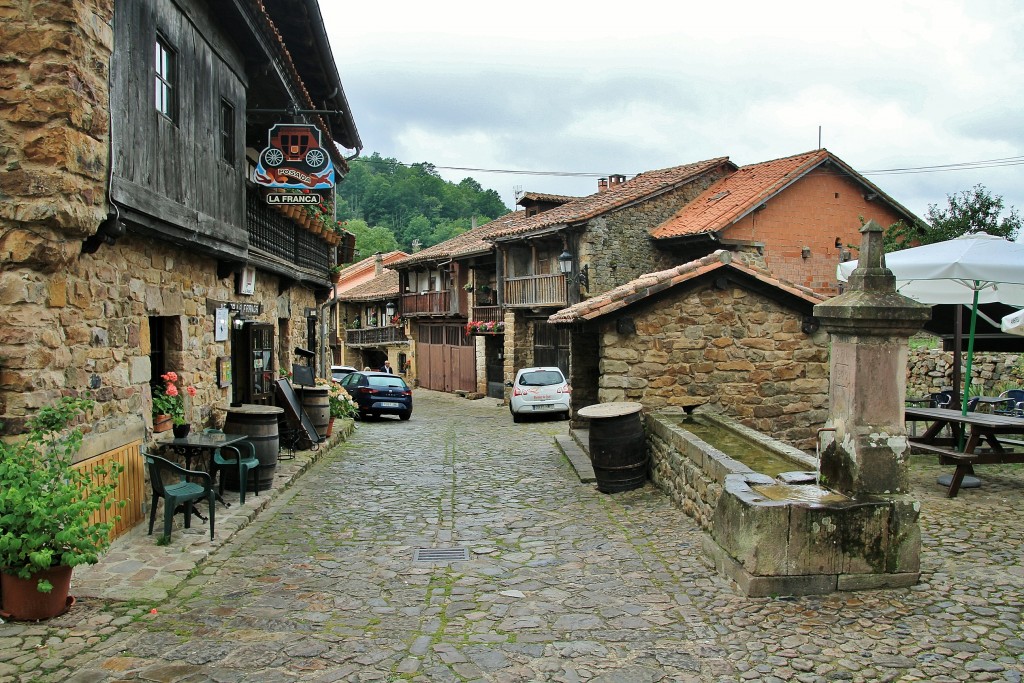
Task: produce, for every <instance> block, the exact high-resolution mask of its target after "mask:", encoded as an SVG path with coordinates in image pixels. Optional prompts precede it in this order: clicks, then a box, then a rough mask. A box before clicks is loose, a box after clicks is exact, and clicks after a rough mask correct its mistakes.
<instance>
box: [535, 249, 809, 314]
mask: <svg viewBox="0 0 1024 683" xmlns="http://www.w3.org/2000/svg"><path fill="white" fill-rule="evenodd" d="M720 268H732V269H734V270H737V271H739V272H741V273H744V274H746V275H748V276H750V277H753V278H755V279H757V280H759V281H761V282H763V283H765V284H767V285H769V286H771V287H775V288H777V289H780V290H782V291H784V292H787V293H789V294H791V295H793V296H795V297H797V298H799V299H804V300H805V301H807V302H808V303H811V304H817V303H821V302H822V301H824V300H825V297H823V296H821V295H820V294H816V293H815V292H813V291H812V290H810V289H808V288H806V287H801V286H799V285H795V284H792V283H790V282H786V281H785V280H780V279H778V278H775V277H772V275H771V274H769V273H768V272H767V271H765V270H762V269H760V268H756V267H754V266H753V265H751V264H749V263H747V262H746V261H745V260H744V258H743V255H742V254H738V253H733V252H730V251H724V250H719V251H716V252H714V253H713V254H708V255H707V256H705V257H703V258H700V259H697V260H695V261H690V262H689V263H684V264H682V265H681V266H676V267H675V268H669V269H668V270H662V271H660V272H657V273H648V274H646V275H641V276H640V277H638V278H637V279H635V280H633V281H631V282H627V283H626V284H624V285H620V286H618V287H616V288H615V289H613V290H611V291H608V292H605V293H604V294H601V295H599V296H595V297H592V298H590V299H587V300H586V301H581V302H580V303H578V304H575V305H573V306H570V307H568V308H563V309H562V310H560V311H558V312H557V313H555V314H553V315H551V316H550V317H549V318H548V322H551V323H571V322H577V321H580V320H593V319H595V318H600V317H601V316H604V315H608V314H609V313H613V312H614V311H617V310H619V309H622V308H625V307H627V306H631V305H633V304H635V303H637V302H638V301H641V300H643V299H646V298H647V297H649V296H653V295H655V294H657V293H659V292H663V291H665V290H666V289H669V288H671V287H674V286H676V285H678V284H680V283H683V282H686V281H688V280H693V279H694V278H697V277H700V276H702V275H705V274H707V273H710V272H712V271H715V270H718V269H720Z"/></svg>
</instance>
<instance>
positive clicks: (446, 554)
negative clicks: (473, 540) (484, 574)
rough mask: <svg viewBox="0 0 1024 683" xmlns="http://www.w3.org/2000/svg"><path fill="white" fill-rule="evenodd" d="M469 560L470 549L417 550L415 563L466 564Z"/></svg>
mask: <svg viewBox="0 0 1024 683" xmlns="http://www.w3.org/2000/svg"><path fill="white" fill-rule="evenodd" d="M468 559H469V549H468V548H416V550H414V551H413V554H412V561H413V562H465V561H466V560H468Z"/></svg>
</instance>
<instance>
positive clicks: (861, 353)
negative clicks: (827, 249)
mask: <svg viewBox="0 0 1024 683" xmlns="http://www.w3.org/2000/svg"><path fill="white" fill-rule="evenodd" d="M861 233H862V235H863V237H862V241H861V251H860V254H861V258H860V260H859V263H858V267H857V269H856V270H854V271H853V273H852V274H851V275H850V281H849V289H848V291H846V292H845V293H843V294H841V295H839V296H837V297H833V298H832V299H829V300H828V301H825V302H823V303H821V304H818V305H817V306H815V307H814V315H815V316H816V317H817V318H818V319H819V320H820V321H821V324H822V327H824V329H825V330H826V331H827V332H829V334H831V335H832V352H831V357H830V386H829V418H828V423H827V425H826V426H827V427H831V428H833V429H834V430H835V431H834V432H823V436H824V437H825V438H823V440H822V441H823V447H824V448H823V450H822V453H821V464H820V472H821V477H822V482H823V484H824V485H826V486H827V487H828V488H831V489H832V490H834V491H837V492H840V493H843V494H846V495H848V496H850V497H852V498H857V497H859V496H865V495H880V494H902V493H906V492H907V491H908V490H909V473H908V470H907V462H906V456H907V455H909V453H910V450H909V446H908V444H907V431H906V426H905V422H904V415H903V408H904V399H905V398H906V392H907V379H906V373H907V346H908V345H907V340H908V338H909V337H910V336H911V335H912V334H914V333H915V332H916V331H917V330H919V329H920V328H921V326H922V325H923V324H924V323H925V322H926V321H927V320H928V319H929V318H930V317H931V310H930V308H929V307H928V306H925V305H923V304H919V303H917V302H916V301H914V300H912V299H909V298H907V297H905V296H903V295H901V294H898V293H896V278H895V276H894V275H893V274H892V271H890V270H889V269H888V268H886V267H885V265H884V259H883V257H884V253H883V249H882V238H883V230H882V227H881V226H880V225H878V223H875V222H874V221H869V222H868V223H867V224H866V225H865V226H864V227H863V228H861Z"/></svg>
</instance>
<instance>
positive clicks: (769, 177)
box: [651, 149, 830, 239]
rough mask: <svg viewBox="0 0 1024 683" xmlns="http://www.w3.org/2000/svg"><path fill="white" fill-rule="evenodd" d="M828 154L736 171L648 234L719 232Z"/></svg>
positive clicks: (810, 154) (809, 154)
mask: <svg viewBox="0 0 1024 683" xmlns="http://www.w3.org/2000/svg"><path fill="white" fill-rule="evenodd" d="M829 157H830V154H829V152H828V150H825V149H819V150H815V151H813V152H807V153H804V154H797V155H795V156H791V157H786V158H784V159H775V160H773V161H765V162H762V163H759V164H751V165H749V166H742V167H740V168H739V169H738V170H737V171H736V172H735V173H733V174H732V175H730V176H727V177H725V178H722V179H721V180H719V181H718V182H716V183H715V184H714V185H712V186H711V187H709V188H708V189H707V190H705V191H704V192H703V193H702V194H701V195H700V196H699V197H697V198H696V199H694V200H693V201H692V202H690V203H689V204H687V205H686V206H684V207H683V208H681V209H680V210H679V211H677V212H676V214H675V215H674V216H672V218H670V219H668V220H667V221H665V222H664V223H662V224H661V225H659V226H658V227H657V228H655V229H654V230H652V231H651V235H652V236H653V237H654V238H655V239H663V238H667V237H678V236H680V235H694V234H699V233H703V232H715V231H717V230H721V229H722V228H725V227H727V226H729V225H731V224H732V223H733V222H735V221H736V220H738V219H739V218H742V217H743V216H745V215H746V214H747V213H749V212H750V211H752V210H753V209H754V208H756V207H757V206H760V205H761V204H762V203H764V202H765V201H766V200H767V199H768V198H769V197H771V196H772V195H774V194H775V193H777V192H778V191H779V190H781V189H782V188H784V187H785V186H786V185H788V184H790V183H791V182H793V181H794V180H796V179H798V178H800V177H801V176H803V175H804V174H805V173H807V172H808V171H810V170H811V169H813V168H814V167H816V166H818V165H819V164H821V163H823V162H824V161H826V160H828V159H829Z"/></svg>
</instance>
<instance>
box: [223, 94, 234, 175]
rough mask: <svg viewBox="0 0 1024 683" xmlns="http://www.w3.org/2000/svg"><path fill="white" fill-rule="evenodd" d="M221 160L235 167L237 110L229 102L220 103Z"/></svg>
mask: <svg viewBox="0 0 1024 683" xmlns="http://www.w3.org/2000/svg"><path fill="white" fill-rule="evenodd" d="M220 142H221V158H222V159H224V161H226V162H227V163H228V164H230V165H232V166H234V165H235V108H234V106H233V105H232V104H231V103H230V102H228V101H227V100H221V101H220Z"/></svg>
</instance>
